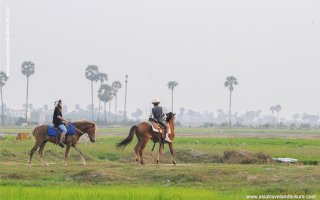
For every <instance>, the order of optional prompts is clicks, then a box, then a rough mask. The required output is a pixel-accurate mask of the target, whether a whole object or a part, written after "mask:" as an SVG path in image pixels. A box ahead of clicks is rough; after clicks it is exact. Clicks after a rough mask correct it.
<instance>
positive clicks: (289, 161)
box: [272, 158, 298, 163]
mask: <svg viewBox="0 0 320 200" xmlns="http://www.w3.org/2000/svg"><path fill="white" fill-rule="evenodd" d="M272 160H274V161H280V162H286V163H295V162H297V161H298V159H294V158H272Z"/></svg>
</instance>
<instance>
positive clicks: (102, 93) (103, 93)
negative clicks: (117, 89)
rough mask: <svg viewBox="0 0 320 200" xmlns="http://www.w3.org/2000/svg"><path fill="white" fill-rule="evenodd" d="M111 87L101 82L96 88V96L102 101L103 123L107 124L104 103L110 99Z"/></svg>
mask: <svg viewBox="0 0 320 200" xmlns="http://www.w3.org/2000/svg"><path fill="white" fill-rule="evenodd" d="M112 95H113V94H112V88H111V86H110V85H108V84H102V85H101V86H100V89H99V90H98V98H99V99H100V101H102V102H104V123H105V125H107V115H106V104H107V102H108V101H110V100H111V99H112Z"/></svg>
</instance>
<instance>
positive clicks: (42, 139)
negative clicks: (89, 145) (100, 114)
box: [28, 120, 96, 166]
mask: <svg viewBox="0 0 320 200" xmlns="http://www.w3.org/2000/svg"><path fill="white" fill-rule="evenodd" d="M73 126H74V127H75V134H74V135H70V136H66V151H65V154H64V161H63V164H64V165H67V163H66V159H67V157H68V154H69V150H70V147H74V148H75V149H76V151H77V152H79V154H80V157H81V161H82V164H83V165H84V166H85V165H86V161H85V159H84V157H83V154H82V152H81V150H80V149H79V147H78V141H79V138H80V137H81V136H82V135H83V134H88V136H89V138H90V142H95V134H96V125H95V124H94V123H92V122H89V121H86V120H83V121H76V122H73ZM47 130H48V126H47V125H41V126H38V127H36V128H35V129H34V130H33V132H32V134H33V136H34V138H35V140H36V143H35V145H34V147H33V148H32V149H31V151H30V157H29V160H28V165H29V166H31V159H32V156H33V153H34V152H35V151H36V150H37V149H38V148H39V147H40V148H39V154H40V159H41V161H42V162H43V163H44V165H45V166H48V163H47V162H46V161H45V159H44V152H43V150H44V147H45V145H46V143H47V142H48V141H49V142H52V143H54V144H55V142H56V138H55V137H52V136H49V135H48V134H47Z"/></svg>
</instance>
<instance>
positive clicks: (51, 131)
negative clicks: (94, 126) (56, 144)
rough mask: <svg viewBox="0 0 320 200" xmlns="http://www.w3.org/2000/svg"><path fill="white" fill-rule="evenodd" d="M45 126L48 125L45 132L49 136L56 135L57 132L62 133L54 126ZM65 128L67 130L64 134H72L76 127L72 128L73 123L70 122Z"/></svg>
mask: <svg viewBox="0 0 320 200" xmlns="http://www.w3.org/2000/svg"><path fill="white" fill-rule="evenodd" d="M47 127H48V131H47V134H48V135H49V136H52V137H56V136H57V134H58V133H59V134H60V133H62V131H61V130H60V129H59V128H55V127H52V126H49V125H47ZM67 130H68V131H67V134H66V135H74V134H75V133H76V129H75V128H74V125H73V124H70V125H69V127H68V128H67Z"/></svg>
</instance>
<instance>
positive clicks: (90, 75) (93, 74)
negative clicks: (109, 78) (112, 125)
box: [85, 65, 99, 121]
mask: <svg viewBox="0 0 320 200" xmlns="http://www.w3.org/2000/svg"><path fill="white" fill-rule="evenodd" d="M98 74H99V70H98V66H96V65H89V66H88V67H87V68H86V73H85V75H86V78H87V79H88V80H90V81H91V104H92V106H91V114H92V120H93V121H94V116H93V107H94V105H93V81H95V82H97V81H98V80H99V76H98Z"/></svg>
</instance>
